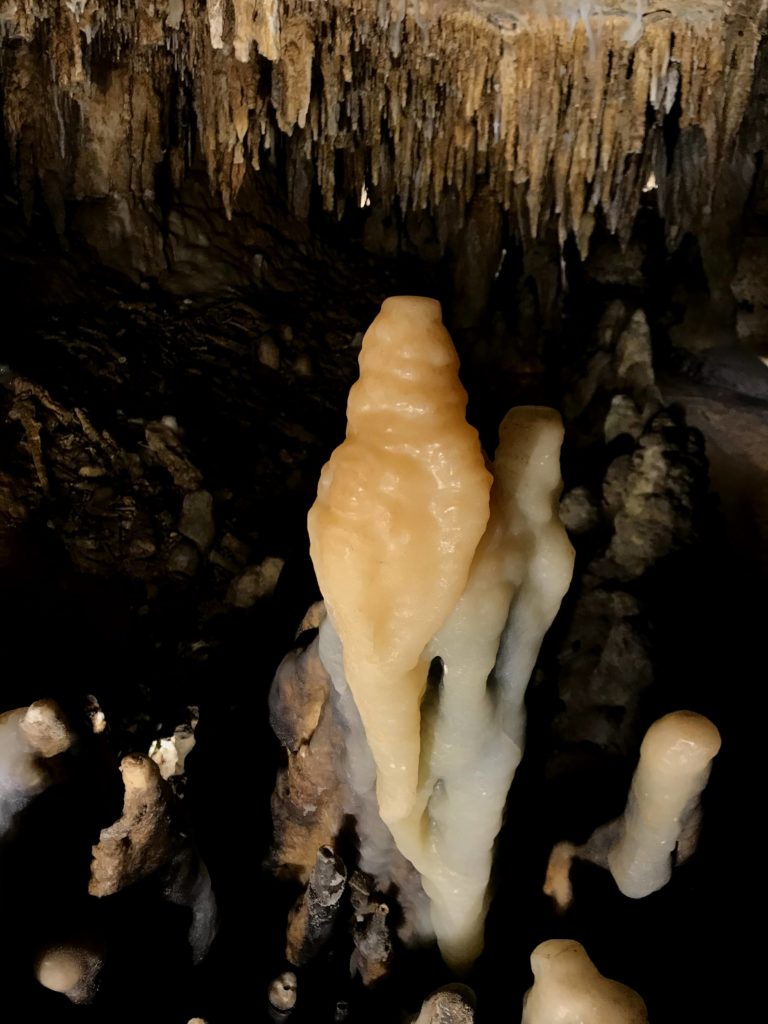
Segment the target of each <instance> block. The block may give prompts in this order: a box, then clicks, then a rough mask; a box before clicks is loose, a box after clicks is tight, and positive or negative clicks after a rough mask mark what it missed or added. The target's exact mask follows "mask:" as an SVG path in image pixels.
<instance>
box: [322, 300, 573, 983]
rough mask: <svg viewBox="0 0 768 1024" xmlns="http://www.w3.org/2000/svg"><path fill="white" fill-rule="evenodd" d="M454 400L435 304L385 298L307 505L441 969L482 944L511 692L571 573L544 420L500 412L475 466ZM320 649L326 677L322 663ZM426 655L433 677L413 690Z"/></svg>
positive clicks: (451, 358)
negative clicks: (492, 439)
mask: <svg viewBox="0 0 768 1024" xmlns="http://www.w3.org/2000/svg"><path fill="white" fill-rule="evenodd" d="M465 408H466V394H465V392H464V390H463V388H462V386H461V384H460V382H459V379H458V359H457V356H456V353H455V351H454V348H453V345H452V343H451V340H450V337H449V336H448V333H447V331H446V330H445V328H444V327H443V325H442V322H441V318H440V307H439V305H438V304H437V303H436V302H434V301H432V300H430V299H421V298H411V297H400V298H395V299H388V300H387V301H386V302H385V303H384V305H383V306H382V311H381V313H380V315H379V317H377V319H376V320H375V321H374V323H373V325H372V327H371V328H370V330H369V331H368V333H367V334H366V336H365V338H364V340H363V348H362V352H361V356H360V379H359V381H358V382H357V384H355V386H354V387H353V388H352V391H351V393H350V398H349V408H348V417H349V422H348V430H347V439H346V441H345V442H344V443H343V444H342V445H341V446H340V447H339V448H338V449H337V450H336V452H335V453H334V454H333V456H332V458H331V460H330V462H329V463H328V465H327V466H326V467H325V469H324V470H323V474H322V476H321V479H320V485H319V488H318V498H317V501H316V503H315V505H314V507H313V509H312V511H311V513H310V516H309V533H310V541H311V553H312V559H313V562H314V564H315V569H316V572H317V577H318V581H319V584H320V589H321V591H322V592H323V595H324V597H325V600H326V606H327V609H328V615H329V617H330V620H331V622H332V624H333V626H334V627H335V630H336V632H337V633H338V636H339V638H340V640H341V644H342V648H343V671H344V675H345V676H346V681H347V682H348V684H349V688H350V690H351V692H352V695H353V697H354V701H355V705H356V707H357V709H358V711H359V713H360V717H361V719H362V723H363V726H364V729H365V737H366V739H367V742H368V745H369V747H370V750H371V753H372V755H373V760H374V762H375V767H376V779H377V786H376V788H377V795H378V804H379V812H380V814H381V818H382V819H383V821H384V822H385V824H386V825H387V827H388V829H389V830H390V832H391V834H392V836H393V837H394V840H395V843H396V845H397V847H398V849H399V850H400V851H401V853H403V854H404V855H405V856H406V857H407V858H408V860H410V861H411V863H412V864H413V865H414V866H415V867H416V868H417V870H418V871H419V873H420V875H421V880H422V884H423V886H424V890H425V892H426V893H427V895H428V896H429V898H430V902H431V916H432V924H433V926H434V930H435V933H436V935H437V939H438V942H439V944H440V948H441V950H442V952H443V955H444V957H445V958H446V960H448V962H449V963H451V964H452V965H454V966H455V967H457V968H463V967H466V966H467V965H468V964H469V963H471V961H472V960H473V959H474V958H475V957H476V956H477V954H478V953H479V951H480V949H481V948H482V935H483V923H484V917H485V901H486V890H487V885H488V878H489V875H490V868H491V858H492V850H493V842H494V839H495V836H496V834H497V833H498V830H499V828H500V826H501V820H502V814H503V809H504V804H505V801H506V795H507V791H508V789H509V785H510V783H511V780H512V776H513V774H514V771H515V769H516V767H517V765H518V763H519V761H520V757H521V755H522V739H523V729H524V709H523V696H524V693H525V687H526V685H527V683H528V679H529V677H530V674H531V671H532V669H533V664H534V662H535V659H536V656H537V653H538V649H539V646H540V644H541V640H542V638H543V636H544V634H545V632H546V631H547V629H548V628H549V626H550V624H551V622H552V620H553V618H554V616H555V614H556V612H557V609H558V607H559V605H560V601H561V599H562V597H563V595H564V594H565V591H566V590H567V588H568V584H569V582H570V578H571V572H572V569H573V550H572V548H571V546H570V544H569V542H568V540H567V537H566V535H565V531H564V529H563V527H562V526H561V524H560V522H559V519H558V514H557V501H558V498H559V494H560V490H561V480H560V471H559V450H560V444H561V442H562V425H561V423H560V420H559V417H558V416H557V414H556V413H554V412H553V411H552V410H550V409H534V408H525V409H516V410H513V411H512V412H511V413H510V414H509V415H508V416H507V417H506V419H505V421H504V423H503V424H502V427H501V431H500V442H499V446H498V450H497V453H496V460H495V462H494V465H493V476H491V474H490V473H489V472H488V470H487V469H486V465H485V460H484V458H483V454H482V451H481V448H480V443H479V440H478V437H477V433H476V432H475V431H474V429H472V428H471V427H469V426H468V424H467V423H466V420H465ZM329 648H330V645H329V643H328V642H326V643H325V644H323V642H321V647H320V651H321V657H322V656H323V655H324V650H325V651H328V650H329ZM324 660H325V662H326V668H328V670H329V672H330V673H331V675H335V676H336V678H335V679H334V682H335V683H336V685H337V688H338V687H339V686H340V682H339V680H338V676H339V666H338V664H335V663H334V660H333V658H332V656H331V655H326V656H325V658H324ZM433 664H434V665H435V666H440V668H439V672H440V675H441V680H440V682H439V683H435V692H432V691H430V692H429V693H428V692H427V683H428V674H429V671H430V665H433ZM342 685H343V684H342ZM360 788H362V785H360Z"/></svg>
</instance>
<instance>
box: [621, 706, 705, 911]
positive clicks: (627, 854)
mask: <svg viewBox="0 0 768 1024" xmlns="http://www.w3.org/2000/svg"><path fill="white" fill-rule="evenodd" d="M719 749H720V733H719V732H718V731H717V728H716V727H715V726H714V725H713V724H712V722H710V720H709V719H708V718H705V717H704V716H703V715H697V714H696V713H695V712H693V711H675V712H673V713H672V714H670V715H665V716H664V717H663V718H660V719H659V720H658V721H657V722H654V723H653V725H652V726H651V727H650V729H649V730H648V732H647V733H646V734H645V738H644V739H643V743H642V746H641V747H640V763H639V764H638V766H637V769H636V771H635V774H634V777H633V779H632V787H631V789H630V791H629V799H628V801H627V807H626V810H625V811H624V818H623V820H622V827H621V830H620V838H619V839H618V841H617V842H616V843H615V845H613V846H612V847H611V849H610V850H609V852H608V867H609V869H610V872H611V874H612V875H613V877H614V880H615V882H616V885H617V886H618V887H619V889H620V890H621V891H622V892H623V893H624V895H625V896H631V897H632V898H633V899H639V898H640V897H642V896H648V895H649V894H650V893H652V892H656V890H657V889H661V888H662V887H663V886H665V885H666V884H667V882H668V881H669V879H670V876H671V874H672V854H673V852H674V850H675V847H676V846H677V844H678V841H679V840H680V838H681V834H682V832H683V829H684V827H685V825H686V822H687V821H688V820H689V818H690V816H691V813H692V812H694V811H695V810H696V808H697V807H698V804H699V801H700V799H701V794H702V792H703V790H704V787H705V786H706V784H707V780H708V779H709V773H710V769H711V766H712V758H713V757H714V756H715V754H717V752H718V750H719Z"/></svg>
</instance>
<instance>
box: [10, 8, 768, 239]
mask: <svg viewBox="0 0 768 1024" xmlns="http://www.w3.org/2000/svg"><path fill="white" fill-rule="evenodd" d="M589 9H590V11H591V12H592V13H591V14H588V15H586V16H582V15H581V14H577V13H576V8H575V7H574V4H573V3H570V4H569V3H568V2H567V0H539V2H536V3H531V2H523V0H516V2H514V3H512V4H508V5H506V6H505V8H504V10H500V9H499V8H498V6H497V5H494V4H492V3H491V2H490V0H344V2H342V0H332V2H329V3H327V4H317V3H316V2H314V0H209V2H208V4H207V5H205V6H204V5H202V4H200V3H199V0H154V2H153V3H141V4H139V3H137V2H136V0H125V2H124V3H122V4H121V5H113V4H107V3H106V2H105V0H85V2H83V3H70V4H66V5H61V4H58V3H55V2H53V0H6V2H5V3H4V5H3V6H2V7H0V40H1V43H0V45H2V60H1V62H0V79H1V80H2V87H3V92H4V95H5V105H4V119H5V133H6V136H7V139H8V142H9V144H10V148H11V150H12V153H13V154H14V155H15V157H16V166H17V171H18V176H19V181H20V182H21V183H22V185H23V186H24V187H27V188H28V187H30V186H31V184H32V181H31V179H32V177H33V173H32V172H31V171H30V169H29V168H30V167H34V168H37V169H38V173H41V171H40V169H41V168H42V169H45V170H47V171H49V172H50V173H55V174H57V175H58V176H59V177H60V178H61V179H62V182H63V193H64V195H65V196H66V197H67V198H74V197H77V196H81V195H89V196H104V195H110V194H111V195H114V194H115V193H116V192H117V193H125V194H131V195H133V196H136V197H138V198H142V197H144V198H146V197H147V196H148V194H149V193H151V190H152V188H153V181H154V177H155V173H156V168H157V165H158V164H159V163H160V162H161V161H162V160H163V159H164V158H165V157H168V159H169V160H170V161H171V163H172V165H174V166H178V165H179V163H180V162H181V163H182V165H184V164H186V163H188V160H189V152H190V150H191V146H190V142H189V139H173V138H171V137H170V133H169V131H168V128H167V125H168V124H169V123H170V122H172V121H173V120H174V117H173V110H172V109H171V107H170V103H171V99H170V98H171V97H172V96H173V95H174V94H175V93H177V92H178V87H179V85H181V86H182V87H183V88H184V89H185V90H186V91H187V94H188V95H189V96H190V97H191V100H190V102H191V103H192V105H193V108H194V109H193V112H190V117H188V118H186V122H187V123H188V124H191V123H196V130H197V132H198V134H199V144H200V150H201V152H202V154H203V155H204V161H205V166H206V168H207V171H208V175H209V178H210V183H211V186H212V188H213V189H214V190H215V191H216V192H217V193H218V194H219V195H220V196H221V198H222V200H223V204H224V207H225V209H226V210H227V212H228V213H229V212H231V211H232V209H233V207H234V204H235V203H236V200H237V194H238V190H239V188H240V186H241V184H242V181H243V178H244V175H245V171H246V167H247V165H248V164H249V163H250V164H251V165H253V166H254V167H258V166H259V165H260V164H261V162H262V161H263V158H264V154H265V152H266V151H268V150H271V149H272V148H273V146H274V139H275V136H276V133H278V132H279V133H282V134H284V135H293V136H298V138H299V139H300V150H301V154H302V158H303V160H304V161H305V163H306V165H307V169H308V173H306V174H304V175H303V176H302V177H304V178H306V180H311V178H310V173H311V175H314V177H315V179H316V181H317V184H318V186H319V190H320V195H321V196H322V202H323V204H324V206H325V208H326V209H327V210H329V211H336V212H337V213H338V212H340V210H341V209H342V208H343V205H344V202H345V201H351V200H353V199H355V200H356V198H357V197H359V195H360V193H361V189H362V187H363V185H366V187H367V188H368V189H369V192H370V193H371V199H372V200H373V201H374V203H380V204H381V205H382V207H383V208H384V209H385V210H388V209H391V208H392V207H393V205H395V203H397V204H399V207H400V209H401V210H402V211H403V212H407V211H409V210H414V211H421V210H430V211H431V212H433V213H435V212H437V214H438V220H439V219H440V213H439V209H438V207H439V204H440V202H441V200H442V198H443V197H444V196H445V194H446V193H447V192H448V191H450V190H455V191H456V192H457V193H458V195H459V197H460V199H461V201H462V203H463V204H464V205H465V206H466V205H467V204H469V203H470V201H471V200H472V198H473V196H474V195H475V194H476V193H477V192H478V191H479V190H481V189H482V190H483V191H484V194H485V195H491V196H493V197H495V199H496V200H497V202H498V203H499V204H500V206H501V207H502V208H503V209H505V210H507V211H512V213H513V215H514V216H516V217H517V219H518V220H519V226H520V229H521V232H522V234H523V236H524V237H536V236H538V235H539V234H541V232H542V231H543V230H544V227H545V226H546V225H547V224H548V223H549V221H550V220H551V218H552V217H555V218H556V221H557V225H558V231H559V236H560V239H561V241H563V240H564V239H565V238H566V237H567V236H568V235H569V234H570V233H572V234H573V235H574V237H575V238H576V240H577V242H578V245H579V248H580V250H581V252H582V253H585V252H586V249H587V247H588V244H589V239H590V236H591V233H592V229H593V225H594V223H595V220H596V216H597V213H598V210H602V211H603V214H604V215H605V218H606V221H607V224H608V226H609V228H610V229H611V230H612V231H613V232H616V233H618V234H619V236H620V237H622V238H626V237H627V236H628V234H629V231H630V230H631V226H632V223H633V222H634V218H635V215H636V213H637V209H638V205H639V202H640V198H641V194H642V189H643V187H644V186H645V185H646V183H647V181H648V180H649V178H650V176H651V173H653V174H654V176H655V179H656V182H657V184H658V187H659V203H660V206H661V212H662V214H663V215H664V216H665V218H666V221H667V225H668V230H669V234H670V238H671V240H672V241H675V240H676V239H679V237H680V236H681V234H682V232H683V231H685V230H687V229H689V228H693V229H696V228H697V227H698V224H697V220H698V219H699V218H701V217H702V216H706V214H707V212H708V211H709V209H710V207H711V202H712V196H713V193H714V190H715V188H716V186H717V181H718V178H719V174H720V170H721V168H722V167H723V165H724V163H725V162H727V161H728V159H729V158H730V157H731V155H732V153H733V149H734V145H735V143H736V139H737V136H738V133H739V129H740V127H741V124H742V121H743V119H744V116H745V112H746V110H747V105H748V102H749V97H750V94H751V89H752V83H753V73H754V66H755V59H756V54H757V49H758V45H759V42H760V39H761V36H762V34H763V32H764V30H765V27H766V20H767V17H768V0H735V2H734V3H732V4H728V5H723V4H721V3H713V2H707V3H698V2H696V3H693V2H690V0H669V2H668V3H667V4H666V5H665V6H664V7H655V6H653V5H651V6H649V7H648V9H643V10H642V11H641V10H640V9H637V8H636V5H633V4H631V3H620V2H619V0H603V2H602V3H600V4H594V5H590V8H589ZM579 10H580V8H579ZM41 44H43V45H41ZM174 84H175V86H176V88H173V87H172V86H173V85H174ZM64 111H71V112H72V114H71V116H72V117H73V118H74V119H75V120H76V121H77V123H78V124H79V125H80V126H81V128H82V132H81V133H80V134H79V135H75V134H74V133H72V132H69V133H64V132H62V131H61V127H60V125H59V124H57V121H60V120H61V118H62V117H63V116H64V114H63V112H64ZM192 113H193V115H194V116H191V115H192ZM665 123H669V124H670V126H671V127H672V129H673V130H672V132H671V133H669V134H670V135H674V127H675V124H677V126H679V132H680V138H679V141H678V145H677V146H676V149H675V152H674V153H673V152H671V151H668V150H667V148H666V144H665V141H664V133H662V132H661V130H660V129H661V126H662V125H664V124H665ZM189 130H190V129H187V131H189ZM340 151H342V152H344V153H346V154H347V155H349V156H350V159H347V160H345V161H343V163H344V173H343V175H341V174H339V171H338V167H339V160H338V154H339V152H340ZM680 151H683V152H685V153H686V154H688V157H687V158H685V159H677V158H676V157H677V154H678V153H679V152H680ZM667 167H669V170H667ZM302 203H303V205H304V207H306V198H304V199H303V200H302ZM300 205H301V203H300ZM443 234H446V232H445V231H443Z"/></svg>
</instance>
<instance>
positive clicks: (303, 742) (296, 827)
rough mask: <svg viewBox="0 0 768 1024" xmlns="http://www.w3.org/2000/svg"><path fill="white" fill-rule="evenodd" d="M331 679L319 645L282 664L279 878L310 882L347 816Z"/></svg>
mask: <svg viewBox="0 0 768 1024" xmlns="http://www.w3.org/2000/svg"><path fill="white" fill-rule="evenodd" d="M330 685H331V684H330V680H329V678H328V676H327V674H326V671H325V669H324V668H323V665H322V663H321V661H320V657H319V655H318V653H317V641H313V643H312V644H310V646H309V647H308V648H307V649H306V650H305V651H303V652H301V653H300V654H296V653H294V652H291V653H290V654H289V655H288V656H287V657H286V658H285V659H284V660H283V663H282V664H281V666H280V668H279V669H278V672H277V674H276V676H275V681H274V682H273V684H272V690H271V692H270V697H269V705H270V721H271V723H272V728H273V729H274V731H275V733H276V735H277V736H278V738H279V739H280V741H281V742H282V743H284V744H285V746H286V747H287V757H288V763H287V766H286V768H284V769H283V770H281V771H280V773H279V774H278V777H277V782H276V785H275V791H274V793H273V796H272V821H273V827H274V841H273V847H272V853H271V863H272V865H273V866H274V868H275V870H276V871H277V872H278V873H279V874H283V875H288V876H290V877H296V878H297V879H298V880H299V881H301V882H304V883H305V884H306V882H307V881H308V880H309V875H310V872H311V870H312V868H313V866H314V864H315V859H316V856H317V851H318V849H319V848H320V847H322V846H332V845H333V841H334V839H335V837H336V835H337V834H338V831H339V828H340V825H341V820H342V815H343V810H344V806H343V794H342V784H341V779H340V778H339V750H340V749H342V748H343V743H344V741H343V737H342V736H341V735H340V734H339V732H338V729H339V726H338V723H336V722H335V721H334V717H333V711H332V707H331V702H330V700H329V699H328V698H329V694H330Z"/></svg>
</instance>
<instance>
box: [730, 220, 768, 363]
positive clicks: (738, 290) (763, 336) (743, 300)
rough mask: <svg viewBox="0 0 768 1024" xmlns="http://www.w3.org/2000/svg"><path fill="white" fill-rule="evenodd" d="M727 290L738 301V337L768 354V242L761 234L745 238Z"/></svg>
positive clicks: (762, 352)
mask: <svg viewBox="0 0 768 1024" xmlns="http://www.w3.org/2000/svg"><path fill="white" fill-rule="evenodd" d="M731 289H732V290H733V294H734V296H735V297H736V300H737V302H738V304H739V308H738V312H737V314H736V331H737V334H738V336H739V340H740V341H742V342H743V343H744V344H745V345H749V346H751V347H752V348H754V349H755V350H756V351H758V352H760V353H761V354H763V355H767V354H768V244H766V239H765V237H764V236H756V237H753V238H746V239H745V240H744V247H743V249H742V251H741V256H740V257H739V262H738V266H737V268H736V276H735V277H734V279H733V281H732V282H731Z"/></svg>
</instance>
